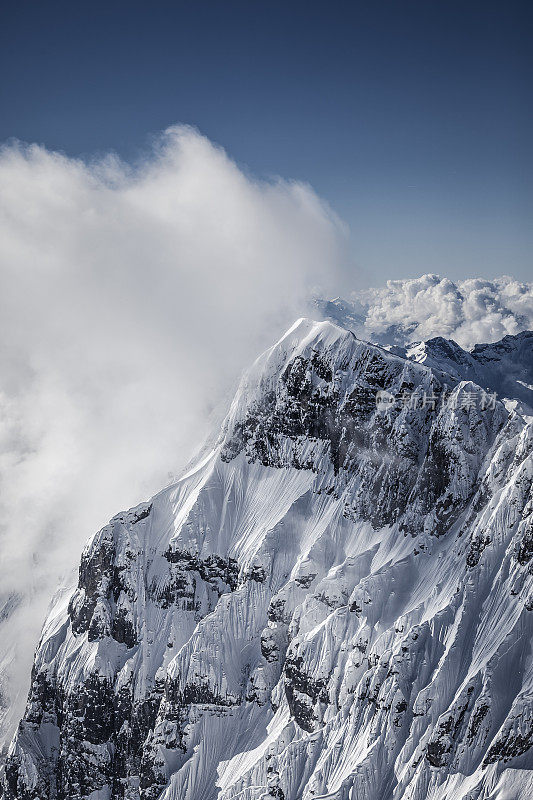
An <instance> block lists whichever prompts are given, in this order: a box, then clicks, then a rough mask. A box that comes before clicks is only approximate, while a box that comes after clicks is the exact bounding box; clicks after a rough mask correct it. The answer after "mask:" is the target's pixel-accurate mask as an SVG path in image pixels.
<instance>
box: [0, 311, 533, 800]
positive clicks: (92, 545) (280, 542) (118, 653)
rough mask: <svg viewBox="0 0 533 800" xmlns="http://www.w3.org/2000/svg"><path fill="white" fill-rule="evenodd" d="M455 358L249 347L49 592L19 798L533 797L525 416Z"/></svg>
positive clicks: (287, 342) (321, 330) (530, 459)
mask: <svg viewBox="0 0 533 800" xmlns="http://www.w3.org/2000/svg"><path fill="white" fill-rule="evenodd" d="M450 347H451V345H450ZM492 347H496V346H492ZM433 350H434V348H433ZM479 352H480V354H483V357H484V358H485V357H488V355H487V353H486V352H485V351H484V350H482V349H481V350H480V351H479ZM498 352H499V351H498ZM459 360H460V359H459ZM455 363H456V364H457V363H458V362H457V359H456V360H455ZM457 369H458V368H457ZM457 369H456V368H455V367H454V369H453V370H451V371H447V369H446V362H445V361H444V362H440V363H439V364H437V365H435V364H432V365H431V366H430V365H427V364H425V363H418V362H417V360H416V359H412V358H408V357H403V356H400V355H394V354H392V353H390V352H387V351H385V350H383V349H381V348H379V347H374V346H371V345H368V344H366V343H363V342H360V341H358V340H357V339H355V337H354V336H353V335H352V334H351V333H349V332H347V331H346V330H343V329H340V328H337V327H335V326H334V325H331V324H330V323H312V322H308V321H301V322H299V323H298V324H297V325H295V326H294V327H293V328H292V329H291V330H290V331H289V332H288V333H287V334H286V336H285V337H283V339H282V340H281V341H280V342H278V344H277V345H275V346H274V347H273V348H272V349H271V350H270V351H268V352H267V353H265V354H264V355H263V356H262V357H261V358H260V359H258V361H257V362H256V364H255V365H254V366H253V368H252V369H251V370H250V372H249V373H248V375H247V376H246V377H245V379H244V380H243V382H242V385H241V387H240V389H239V392H238V394H237V396H236V398H235V400H234V402H233V404H232V407H231V410H230V412H229V415H228V417H227V420H226V422H225V424H224V426H223V430H222V433H221V435H220V438H219V441H218V443H217V445H216V447H215V449H214V450H213V452H211V453H210V454H209V455H207V456H204V457H203V459H202V460H201V461H200V462H199V463H198V465H197V466H196V467H195V468H194V469H192V470H191V471H190V472H189V473H188V474H186V475H184V476H183V477H182V478H181V479H180V480H179V481H177V482H176V483H175V484H174V485H173V486H171V487H169V488H167V489H165V490H164V491H163V492H161V493H160V494H158V495H157V496H156V497H154V498H153V500H152V501H151V502H150V503H146V504H142V505H141V506H139V507H137V508H136V509H133V510H131V511H129V512H126V513H123V514H120V515H118V516H117V517H115V518H113V519H112V520H111V522H110V523H109V525H107V526H106V527H105V528H103V529H102V531H100V532H99V533H98V534H96V536H95V537H94V538H93V539H92V540H91V541H90V542H89V544H88V545H87V547H86V549H85V551H84V553H83V555H82V560H81V565H80V570H79V579H78V585H77V587H75V588H74V589H73V590H64V591H63V592H61V593H60V594H59V595H58V598H57V601H56V603H55V605H54V607H53V610H52V612H51V614H50V616H49V619H48V620H47V622H46V624H45V627H44V630H43V634H42V639H41V642H40V645H39V648H38V650H37V653H36V658H35V665H34V670H33V676H32V687H31V691H30V696H29V699H28V705H27V709H26V713H25V716H24V719H23V720H22V721H21V723H20V726H19V730H18V733H17V735H16V736H15V739H14V741H13V743H12V746H11V749H10V754H9V757H8V762H7V767H6V775H5V780H4V797H5V798H6V800H15V799H16V800H37V798H38V799H39V800H74V798H91V800H104V799H107V800H110V798H116V799H117V800H159V799H161V800H178V798H179V800H214V798H219V800H237V798H238V799H239V800H271V798H280V799H281V800H297V799H298V800H311V798H316V797H327V798H329V799H330V800H348V798H356V797H357V798H358V800H400V798H406V800H407V798H408V799H409V800H426V798H428V797H431V798H432V800H451V799H452V798H453V799H454V800H455V798H464V800H482V798H489V797H491V798H493V797H494V798H496V797H498V798H499V797H500V796H501V797H502V798H503V797H509V798H511V797H512V798H517V800H518V799H519V798H522V800H525V798H526V797H529V796H530V795H531V796H533V779H532V778H531V777H530V776H531V775H533V772H532V770H533V705H532V697H533V692H532V687H533V659H532V654H531V631H532V626H533V611H532V609H533V568H532V566H531V564H532V562H533V528H532V524H533V523H532V520H533V498H532V489H531V487H532V483H533V455H532V453H533V425H532V423H531V422H528V420H527V418H524V417H523V416H521V415H520V414H518V413H515V412H514V411H512V410H508V409H506V407H505V406H504V405H503V404H502V403H501V402H499V401H496V402H493V403H487V402H486V397H485V393H484V392H483V391H482V388H480V387H479V386H478V385H477V384H476V383H473V382H471V381H472V378H471V376H470V375H469V374H466V375H465V377H466V379H467V380H466V381H462V380H461V374H460V372H458V371H457ZM452 373H453V374H452ZM378 392H388V393H390V395H392V401H391V402H390V403H389V404H388V405H385V406H384V407H379V408H378V407H377V406H376V394H377V393H378ZM413 396H415V397H416V398H418V402H415V401H414V400H413V399H412V398H413ZM399 398H403V399H404V400H405V402H401V401H400V399H399ZM498 792H500V794H498ZM504 792H507V794H505V793H504Z"/></svg>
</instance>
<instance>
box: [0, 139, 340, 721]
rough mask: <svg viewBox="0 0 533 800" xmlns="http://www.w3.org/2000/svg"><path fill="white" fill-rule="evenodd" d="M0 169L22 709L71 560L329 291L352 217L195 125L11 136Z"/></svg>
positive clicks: (4, 456)
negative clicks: (107, 137) (251, 163)
mask: <svg viewBox="0 0 533 800" xmlns="http://www.w3.org/2000/svg"><path fill="white" fill-rule="evenodd" d="M0 183H1V185H2V198H1V200H0V276H1V281H2V291H1V292H0V415H1V417H0V482H1V484H0V485H1V494H0V552H1V554H2V558H3V561H4V565H5V566H4V569H3V573H2V587H1V590H0V592H1V596H2V597H1V598H0V616H1V609H2V599H3V602H5V601H6V599H7V598H9V597H11V600H10V603H11V604H12V605H14V594H15V593H16V594H17V595H20V597H21V601H20V604H19V606H18V610H15V611H12V612H11V613H10V614H9V615H7V614H6V616H8V617H9V618H8V620H7V622H5V623H4V632H3V633H4V635H3V637H2V639H3V641H4V646H5V643H7V642H8V641H9V640H11V641H13V640H14V639H16V640H17V654H16V657H14V661H13V662H12V667H11V668H10V669H8V670H7V678H8V684H7V689H6V686H4V691H7V692H8V695H9V697H8V702H9V703H10V704H11V707H12V709H15V711H14V714H15V716H16V714H17V713H18V712H19V711H20V698H21V697H23V695H24V692H25V688H26V679H27V678H28V676H29V668H30V662H31V656H32V650H33V647H34V645H35V642H36V640H37V636H38V632H39V628H40V625H41V623H42V619H43V616H44V613H45V608H46V605H47V603H48V600H49V597H50V596H51V594H52V591H53V590H54V589H55V587H56V585H57V582H58V580H59V577H60V575H61V574H62V573H64V572H65V571H66V570H68V569H69V568H70V567H71V566H72V565H73V564H76V563H77V562H78V559H79V552H80V550H81V548H82V546H83V543H84V542H85V540H86V539H87V538H88V536H89V535H90V534H91V533H92V532H93V531H94V530H95V529H97V528H98V527H100V526H101V525H102V524H104V523H105V522H106V521H107V519H108V518H109V517H110V516H112V515H113V514H114V513H116V512H117V511H119V510H121V509H122V508H124V507H128V506H131V505H133V504H135V503H137V502H139V501H140V500H141V499H143V498H145V497H147V496H149V495H150V494H152V493H153V492H154V491H155V490H157V489H159V488H160V487H161V485H162V484H164V483H165V482H166V481H167V480H168V477H167V476H168V473H169V472H170V471H176V470H177V469H179V467H180V465H182V464H183V463H184V462H185V461H186V460H187V457H188V456H189V454H190V451H191V447H192V446H193V445H194V444H197V442H198V440H199V439H200V438H201V437H202V436H203V434H204V430H205V423H206V419H207V417H208V415H209V413H210V411H211V410H212V409H213V408H214V407H215V406H216V405H217V404H218V403H219V402H220V400H221V398H223V397H224V395H225V393H226V392H228V391H229V390H230V389H231V387H232V386H233V384H234V382H235V381H236V379H237V377H238V375H239V372H240V370H241V369H242V368H243V367H244V366H246V365H247V364H248V363H249V362H250V361H251V360H252V359H253V358H254V357H255V355H256V354H257V353H258V352H259V351H260V350H261V349H262V348H263V347H265V346H267V345H269V344H271V342H272V341H273V340H274V339H275V338H276V336H277V335H278V333H280V332H281V331H282V329H283V328H284V327H286V326H287V325H288V324H290V322H292V320H293V318H294V317H295V316H296V315H297V314H298V313H301V309H302V308H303V307H304V303H305V300H306V298H307V297H308V296H309V294H310V291H311V289H313V288H315V287H316V286H317V285H321V286H322V287H323V291H324V292H328V291H330V289H331V286H332V285H333V284H334V282H335V279H336V275H337V273H338V271H339V269H340V265H341V263H342V261H343V257H344V233H343V230H342V226H341V224H340V223H339V221H338V220H337V219H336V218H335V216H334V215H333V213H332V212H331V211H330V210H329V209H328V207H327V206H326V205H325V204H324V203H323V202H321V200H320V199H319V198H318V197H317V196H316V194H315V193H314V192H313V191H312V190H311V188H309V187H308V186H305V185H303V184H301V183H291V182H287V181H283V180H277V181H267V182H265V181H257V180H254V179H253V178H252V177H250V176H249V175H246V174H245V173H244V172H243V171H242V170H241V169H239V167H238V166H237V165H236V164H235V163H234V162H233V161H232V160H231V159H230V158H229V157H228V156H227V155H226V153H225V152H224V151H223V150H221V149H220V148H218V147H215V146H214V145H213V144H212V143H211V142H209V141H208V140H207V139H206V138H204V137H203V136H201V135H200V134H199V133H198V132H196V131H194V130H192V129H190V128H187V127H173V128H171V129H169V130H167V131H166V132H165V133H164V134H163V135H162V136H161V137H160V138H159V139H157V140H156V141H155V142H154V145H153V149H152V151H151V152H150V153H149V154H148V156H147V157H146V158H145V159H144V160H143V161H142V162H140V163H138V164H137V165H135V166H134V167H132V166H129V165H127V164H124V163H122V162H121V161H120V160H118V159H117V158H116V157H113V156H107V157H105V158H103V159H101V160H99V161H96V162H93V163H86V162H83V161H80V160H74V159H71V158H68V157H66V156H64V155H61V154H58V153H53V152H49V151H48V150H46V149H45V148H43V147H38V146H23V145H19V144H13V145H10V146H6V147H4V148H3V149H2V151H1V152H0ZM328 282H329V285H328ZM6 626H10V628H11V631H6ZM14 631H16V632H17V635H16V636H15V635H14ZM2 658H4V659H7V660H8V661H9V660H10V658H11V656H8V655H7V653H6V652H4V653H3V654H2V652H0V661H1V660H2ZM0 671H1V668H0ZM15 673H16V674H15ZM21 675H22V676H24V683H23V684H22V683H21V682H20V680H19V678H18V677H17V676H21ZM20 690H22V694H21V695H20V697H19V700H18V701H17V702H15V700H14V693H15V692H17V691H20Z"/></svg>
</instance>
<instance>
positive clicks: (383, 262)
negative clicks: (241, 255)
mask: <svg viewBox="0 0 533 800" xmlns="http://www.w3.org/2000/svg"><path fill="white" fill-rule="evenodd" d="M1 8H2V15H1V22H0V27H1V34H0V75H1V78H0V106H1V115H0V139H1V140H5V139H8V138H10V137H17V138H19V139H22V140H25V141H37V142H41V143H44V144H46V145H47V146H48V147H49V148H54V149H59V150H62V151H64V152H66V153H68V154H71V155H84V156H91V155H92V154H94V153H97V152H105V151H108V150H110V149H111V150H115V151H117V152H118V153H120V154H121V155H122V156H124V157H126V158H128V159H135V158H136V157H137V156H138V154H139V152H140V151H141V150H143V149H144V148H146V146H147V143H148V141H149V137H150V135H151V134H153V133H156V132H157V131H158V130H160V129H162V128H164V127H166V126H168V125H170V124H173V123H176V122H184V123H189V124H192V125H195V126H197V127H198V128H199V129H200V130H201V131H202V132H203V133H205V134H207V135H208V136H209V137H210V138H211V139H213V140H214V141H216V142H218V143H219V144H221V145H223V146H224V147H225V148H226V149H227V150H228V152H229V154H230V155H231V156H232V157H234V158H235V159H236V160H237V161H238V162H239V163H240V164H241V165H244V166H245V167H246V168H247V169H249V170H250V171H251V172H252V173H254V174H257V175H260V176H264V175H282V176H283V177H287V178H298V179H303V180H306V181H308V182H309V183H311V184H312V185H313V186H314V188H315V189H316V190H317V192H319V193H320V194H321V195H322V196H323V197H325V198H326V199H327V200H328V201H329V202H330V203H331V205H332V206H333V207H334V209H335V210H336V211H337V212H338V213H339V214H340V215H341V216H342V217H343V219H344V220H345V221H346V222H347V223H348V225H349V226H350V229H351V238H352V249H353V255H354V260H355V262H356V263H357V264H358V265H359V267H360V268H361V269H362V270H363V272H364V274H365V275H366V277H367V282H370V283H373V282H381V281H383V280H384V279H385V278H387V277H404V276H410V275H412V276H415V275H418V274H420V273H421V272H425V271H435V272H441V273H442V274H447V275H449V276H450V277H452V278H460V277H465V276H467V275H486V276H493V275H497V274H501V273H509V274H514V275H516V277H521V278H528V277H529V278H531V277H533V276H532V275H531V272H532V270H531V252H532V250H533V235H532V232H531V228H532V226H531V212H532V205H533V204H532V157H531V142H532V141H533V131H532V128H533V125H532V106H531V86H532V78H533V75H532V72H533V69H532V56H531V52H532V50H533V47H532V36H531V34H532V11H531V8H532V5H531V3H530V2H529V0H527V2H525V1H524V2H513V0H511V1H510V2H509V0H507V1H505V0H501V2H491V0H488V2H472V0H366V1H365V2H359V1H358V0H354V2H328V3H325V2H324V3H317V2H315V3H311V2H289V0H286V2H277V0H274V1H271V2H268V3H267V2H255V0H248V2H246V3H245V2H242V3H240V2H217V3H215V2H210V3H208V2H202V0H196V2H177V1H175V2H161V1H158V0H155V1H154V2H148V0H145V1H144V2H138V1H137V0H107V2H105V3H103V2H99V1H98V0H92V2H84V1H79V0H76V2H72V0H69V1H68V2H55V1H54V0H48V2H31V1H24V2H21V0H17V1H16V2H13V0H8V1H7V2H6V0H4V2H3V3H2V6H1Z"/></svg>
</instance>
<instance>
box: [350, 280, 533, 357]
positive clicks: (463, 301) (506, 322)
mask: <svg viewBox="0 0 533 800" xmlns="http://www.w3.org/2000/svg"><path fill="white" fill-rule="evenodd" d="M352 300H353V310H354V313H355V314H357V317H358V323H359V324H358V330H357V333H359V335H361V336H363V337H365V338H368V339H371V340H372V341H377V342H381V343H385V344H391V343H395V344H407V343H408V342H412V341H419V340H424V339H430V338H432V337H434V336H443V337H445V338H447V339H454V340H455V341H456V342H457V343H458V344H460V345H461V346H462V347H464V348H466V349H470V348H472V347H473V346H474V345H475V344H477V343H479V342H495V341H498V340H499V339H502V338H503V337H504V336H506V335H507V334H516V333H519V332H520V331H523V330H526V329H531V328H533V283H521V282H519V281H516V280H514V278H510V277H507V276H503V277H501V278H496V279H495V280H484V279H481V278H469V279H466V280H462V281H457V282H456V283H454V282H453V281H451V280H449V279H448V278H441V277H440V276H438V275H423V276H422V277H420V278H415V279H413V280H391V281H387V284H386V286H385V287H383V288H378V289H369V290H366V291H363V292H357V293H354V294H353V295H352Z"/></svg>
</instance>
